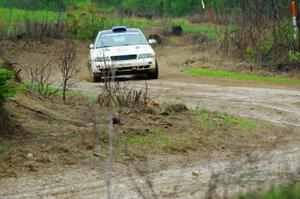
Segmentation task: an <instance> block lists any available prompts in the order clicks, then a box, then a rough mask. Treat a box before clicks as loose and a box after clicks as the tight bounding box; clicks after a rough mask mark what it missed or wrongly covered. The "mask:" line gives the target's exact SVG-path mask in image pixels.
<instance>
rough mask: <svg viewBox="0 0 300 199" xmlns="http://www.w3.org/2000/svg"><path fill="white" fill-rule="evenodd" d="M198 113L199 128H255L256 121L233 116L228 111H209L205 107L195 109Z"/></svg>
mask: <svg viewBox="0 0 300 199" xmlns="http://www.w3.org/2000/svg"><path fill="white" fill-rule="evenodd" d="M196 112H198V114H199V116H200V117H199V118H198V119H199V123H198V127H199V128H204V129H210V130H216V129H220V128H221V129H222V127H226V128H242V129H249V130H251V129H254V128H256V122H255V121H253V120H249V119H246V118H241V117H239V116H234V115H232V114H229V113H222V112H211V111H209V110H206V109H202V110H197V111H196Z"/></svg>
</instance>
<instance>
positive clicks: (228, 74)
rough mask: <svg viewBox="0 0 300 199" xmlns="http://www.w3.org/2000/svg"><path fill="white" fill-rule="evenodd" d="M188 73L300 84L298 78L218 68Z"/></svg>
mask: <svg viewBox="0 0 300 199" xmlns="http://www.w3.org/2000/svg"><path fill="white" fill-rule="evenodd" d="M185 73H186V74H188V75H200V76H208V77H223V78H230V79H238V80H253V81H263V82H269V83H284V84H300V80H298V79H287V78H281V77H262V76H255V75H245V74H239V73H232V72H225V71H216V70H206V69H190V70H186V71H185Z"/></svg>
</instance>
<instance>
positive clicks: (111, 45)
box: [89, 26, 158, 82]
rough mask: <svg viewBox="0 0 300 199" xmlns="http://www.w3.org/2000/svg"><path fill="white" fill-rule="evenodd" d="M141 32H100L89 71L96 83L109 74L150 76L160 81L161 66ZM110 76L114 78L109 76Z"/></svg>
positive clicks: (149, 42)
mask: <svg viewBox="0 0 300 199" xmlns="http://www.w3.org/2000/svg"><path fill="white" fill-rule="evenodd" d="M155 43H156V40H153V39H150V40H149V41H147V40H146V38H145V36H144V35H143V33H142V32H141V30H139V29H135V28H127V27H124V26H119V27H114V28H112V29H111V30H104V31H101V32H99V34H98V36H97V38H96V41H95V43H94V44H91V45H90V60H89V67H90V73H91V77H92V81H93V82H97V81H100V80H101V79H102V77H103V76H104V75H107V73H108V71H113V72H114V74H115V75H129V74H147V75H148V77H149V78H150V79H157V78H158V63H157V60H156V58H155V52H154V50H153V48H152V47H151V46H150V44H151V45H152V44H155ZM109 75H111V74H109Z"/></svg>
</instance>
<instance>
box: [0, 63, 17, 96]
mask: <svg viewBox="0 0 300 199" xmlns="http://www.w3.org/2000/svg"><path fill="white" fill-rule="evenodd" d="M3 64H4V62H3V61H2V60H1V59H0V101H4V100H7V99H9V98H11V97H13V96H14V95H15V94H16V93H17V88H16V86H15V85H14V84H13V83H12V82H11V81H12V80H13V79H14V74H13V73H12V72H11V71H9V70H7V69H4V68H2V67H3Z"/></svg>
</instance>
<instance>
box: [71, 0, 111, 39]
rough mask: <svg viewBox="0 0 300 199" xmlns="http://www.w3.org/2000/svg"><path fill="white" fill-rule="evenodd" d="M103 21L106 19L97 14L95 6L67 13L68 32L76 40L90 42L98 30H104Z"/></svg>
mask: <svg viewBox="0 0 300 199" xmlns="http://www.w3.org/2000/svg"><path fill="white" fill-rule="evenodd" d="M79 10H80V12H79ZM105 21H106V18H105V17H104V16H102V15H99V14H98V12H97V8H96V6H93V4H91V5H86V6H84V7H82V8H80V9H78V10H74V9H73V10H70V11H69V13H68V18H67V26H68V32H69V33H70V34H71V35H72V36H73V37H74V38H76V39H84V40H92V39H94V37H95V35H97V33H98V31H99V30H101V29H104V26H105Z"/></svg>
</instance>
